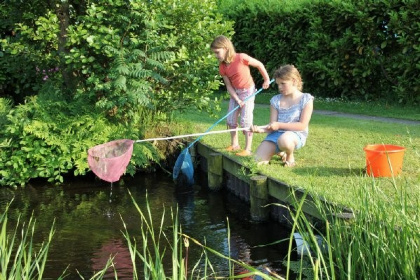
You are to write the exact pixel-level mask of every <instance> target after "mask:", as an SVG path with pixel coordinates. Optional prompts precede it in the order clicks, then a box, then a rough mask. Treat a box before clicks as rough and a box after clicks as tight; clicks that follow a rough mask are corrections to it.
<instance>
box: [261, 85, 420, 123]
mask: <svg viewBox="0 0 420 280" xmlns="http://www.w3.org/2000/svg"><path fill="white" fill-rule="evenodd" d="M275 94H277V93H276V92H274V91H266V92H262V93H261V94H259V95H257V97H256V99H255V103H257V104H270V99H271V97H273V95H275ZM314 109H315V110H328V111H336V112H342V113H350V114H360V115H368V116H375V117H387V118H396V119H404V120H414V121H420V107H419V106H402V105H401V104H389V103H380V102H372V101H370V102H358V101H345V100H343V99H334V98H322V97H317V96H315V100H314Z"/></svg>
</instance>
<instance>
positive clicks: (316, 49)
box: [221, 0, 420, 104]
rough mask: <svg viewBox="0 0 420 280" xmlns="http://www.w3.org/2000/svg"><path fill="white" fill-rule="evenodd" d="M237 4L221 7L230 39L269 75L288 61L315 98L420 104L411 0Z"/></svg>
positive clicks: (419, 12)
mask: <svg viewBox="0 0 420 280" xmlns="http://www.w3.org/2000/svg"><path fill="white" fill-rule="evenodd" d="M231 2H232V3H235V4H238V1H231ZM239 2H240V4H238V5H234V4H231V5H227V7H226V6H223V5H222V8H221V10H222V11H223V12H224V13H225V15H226V16H227V17H228V18H229V19H231V20H233V21H235V26H234V29H235V35H234V37H233V41H234V43H235V45H236V47H237V49H238V50H240V51H243V52H247V53H249V54H251V55H253V56H254V57H256V58H258V59H259V60H261V61H262V62H264V63H265V64H266V66H267V70H268V71H269V72H271V71H274V70H275V69H276V68H277V67H279V66H280V65H282V64H286V63H291V64H294V65H296V66H297V67H298V68H299V69H300V71H301V73H302V75H303V78H304V82H305V85H304V88H305V91H307V92H312V93H314V94H316V95H318V96H323V97H334V98H337V97H338V98H346V99H350V100H387V101H388V102H398V103H400V104H413V103H414V104H418V103H419V102H420V99H419V98H420V94H419V93H420V84H419V83H420V82H419V79H417V78H416V77H415V75H417V73H418V69H419V67H420V51H419V44H418V40H417V39H416V38H418V37H419V33H418V29H419V28H418V27H419V26H418V22H419V20H418V19H419V18H420V6H419V2H418V1H396V0H381V1H368V0H365V1H348V0H346V1H326V0H319V1H304V0H302V1H282V2H281V4H280V5H271V6H270V7H273V9H270V10H266V9H265V8H263V7H261V6H258V5H255V4H256V1H252V0H249V1H244V2H243V1H239ZM269 2H270V1H269ZM272 2H273V1H271V2H270V3H272ZM274 2H275V1H274ZM263 6H264V5H263ZM244 14H246V15H249V16H248V17H243V15H244ZM416 19H417V20H416ZM255 77H256V78H258V79H259V77H258V76H257V75H255Z"/></svg>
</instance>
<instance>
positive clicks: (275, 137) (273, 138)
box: [263, 130, 303, 153]
mask: <svg viewBox="0 0 420 280" xmlns="http://www.w3.org/2000/svg"><path fill="white" fill-rule="evenodd" d="M285 132H286V131H284V130H277V131H273V132H271V133H270V134H268V135H267V137H265V139H264V140H263V141H268V142H272V143H274V144H275V145H276V153H278V152H280V149H279V146H278V144H277V140H278V139H279V137H280V136H282V135H283V133H285ZM290 132H293V134H294V135H295V136H296V139H297V140H298V143H297V145H296V147H295V149H296V150H298V149H300V148H302V147H303V142H302V139H301V138H300V135H299V134H298V133H296V132H294V131H290Z"/></svg>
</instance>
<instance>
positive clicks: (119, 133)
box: [0, 92, 160, 186]
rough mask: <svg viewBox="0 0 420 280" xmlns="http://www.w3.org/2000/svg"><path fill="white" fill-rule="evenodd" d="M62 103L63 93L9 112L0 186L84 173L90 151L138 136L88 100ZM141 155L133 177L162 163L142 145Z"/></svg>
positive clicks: (34, 99) (33, 100)
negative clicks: (140, 169)
mask: <svg viewBox="0 0 420 280" xmlns="http://www.w3.org/2000/svg"><path fill="white" fill-rule="evenodd" d="M63 100H64V98H63V96H61V95H60V93H59V92H56V93H55V95H53V94H51V95H48V96H45V95H43V94H41V95H40V96H38V97H31V98H29V99H28V101H27V103H26V104H23V105H19V106H17V107H15V108H14V109H13V110H11V111H10V113H8V114H7V120H8V122H7V123H6V124H5V125H4V126H3V133H2V135H1V137H0V142H3V141H10V142H9V144H8V145H7V146H6V147H5V148H2V149H1V150H0V157H1V158H2V161H0V185H7V186H19V185H24V184H25V183H27V182H28V181H29V180H30V179H32V178H47V179H48V181H50V182H63V180H64V178H63V176H64V175H65V174H68V173H69V172H73V174H74V175H84V174H86V172H87V171H88V170H89V167H88V164H87V150H88V149H89V148H90V147H93V146H95V145H97V144H100V143H104V142H108V141H110V140H113V139H119V138H136V137H138V133H139V130H138V129H135V128H132V127H129V128H127V127H126V126H124V125H118V124H112V123H111V122H109V121H108V120H107V119H106V118H105V116H104V115H103V114H102V113H100V112H98V111H92V110H91V108H90V107H89V106H87V105H86V102H85V101H84V100H83V99H79V100H73V102H66V101H63ZM136 153H137V154H136ZM136 153H135V154H134V156H133V161H132V164H131V165H130V168H129V169H128V170H127V172H128V173H134V172H135V168H136V166H145V165H150V162H151V161H158V160H160V155H159V154H158V153H157V151H156V150H155V148H154V147H153V146H151V145H142V146H141V147H138V148H137V149H136ZM134 159H135V160H134Z"/></svg>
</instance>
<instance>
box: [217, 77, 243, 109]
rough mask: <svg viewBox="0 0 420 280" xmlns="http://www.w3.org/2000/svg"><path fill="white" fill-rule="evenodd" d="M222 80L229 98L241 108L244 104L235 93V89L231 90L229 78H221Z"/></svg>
mask: <svg viewBox="0 0 420 280" xmlns="http://www.w3.org/2000/svg"><path fill="white" fill-rule="evenodd" d="M222 78H223V81H224V82H225V86H226V89H227V91H228V92H229V94H230V97H232V99H233V100H235V101H236V102H237V103H238V104H239V106H241V107H242V106H243V105H244V104H245V103H244V102H243V101H242V100H241V99H239V96H238V94H237V93H236V91H235V89H234V88H233V86H232V84H231V82H230V80H229V78H228V77H227V76H222Z"/></svg>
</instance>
